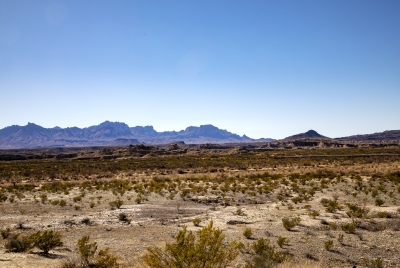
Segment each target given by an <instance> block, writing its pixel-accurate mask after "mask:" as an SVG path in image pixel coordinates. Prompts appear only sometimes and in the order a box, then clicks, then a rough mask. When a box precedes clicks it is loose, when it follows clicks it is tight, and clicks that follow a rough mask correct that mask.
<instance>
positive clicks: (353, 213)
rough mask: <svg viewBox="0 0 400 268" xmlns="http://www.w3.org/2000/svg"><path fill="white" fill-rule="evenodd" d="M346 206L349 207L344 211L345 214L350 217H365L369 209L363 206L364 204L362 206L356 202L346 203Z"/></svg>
mask: <svg viewBox="0 0 400 268" xmlns="http://www.w3.org/2000/svg"><path fill="white" fill-rule="evenodd" d="M346 206H347V207H348V208H349V210H348V211H346V214H347V216H349V217H350V218H365V217H367V214H368V212H369V209H367V208H365V206H364V207H363V208H362V207H360V206H358V205H357V204H351V203H347V204H346Z"/></svg>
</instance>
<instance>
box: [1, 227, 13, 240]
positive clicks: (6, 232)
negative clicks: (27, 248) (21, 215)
mask: <svg viewBox="0 0 400 268" xmlns="http://www.w3.org/2000/svg"><path fill="white" fill-rule="evenodd" d="M0 234H1V237H3V239H7V238H8V237H9V236H10V234H11V229H10V228H9V227H7V228H6V229H1V231H0Z"/></svg>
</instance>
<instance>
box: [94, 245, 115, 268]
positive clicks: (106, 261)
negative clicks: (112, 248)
mask: <svg viewBox="0 0 400 268" xmlns="http://www.w3.org/2000/svg"><path fill="white" fill-rule="evenodd" d="M108 251H109V249H108V248H106V249H101V250H100V251H99V253H98V254H97V258H96V261H97V265H96V267H99V268H117V267H119V264H118V258H117V257H116V256H113V255H111V254H110V253H109V252H108Z"/></svg>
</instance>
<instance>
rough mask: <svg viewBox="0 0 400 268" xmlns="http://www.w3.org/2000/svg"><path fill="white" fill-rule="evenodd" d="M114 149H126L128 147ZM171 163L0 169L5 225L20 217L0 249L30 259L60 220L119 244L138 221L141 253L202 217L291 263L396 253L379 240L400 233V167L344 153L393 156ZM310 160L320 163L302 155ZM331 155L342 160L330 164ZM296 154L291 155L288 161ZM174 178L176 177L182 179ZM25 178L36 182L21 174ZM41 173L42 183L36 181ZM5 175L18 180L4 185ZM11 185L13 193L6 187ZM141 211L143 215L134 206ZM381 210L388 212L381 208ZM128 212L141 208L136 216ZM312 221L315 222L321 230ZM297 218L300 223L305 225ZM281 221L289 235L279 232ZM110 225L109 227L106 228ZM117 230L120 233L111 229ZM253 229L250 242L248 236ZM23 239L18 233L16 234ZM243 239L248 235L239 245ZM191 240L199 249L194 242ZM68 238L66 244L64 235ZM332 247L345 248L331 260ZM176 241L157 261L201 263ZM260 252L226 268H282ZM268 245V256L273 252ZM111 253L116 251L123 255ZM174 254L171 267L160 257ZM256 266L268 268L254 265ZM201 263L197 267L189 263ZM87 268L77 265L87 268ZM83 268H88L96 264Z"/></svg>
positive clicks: (216, 156) (202, 156) (203, 153)
mask: <svg viewBox="0 0 400 268" xmlns="http://www.w3.org/2000/svg"><path fill="white" fill-rule="evenodd" d="M112 150H114V149H112ZM115 150H121V151H122V150H126V148H121V149H115ZM396 150H397V151H396ZM188 151H190V149H189V150H188ZM165 153H166V154H165V155H163V156H162V157H160V156H157V155H155V156H146V157H134V158H129V157H126V158H119V159H117V160H115V159H113V160H105V159H102V158H100V159H97V160H93V159H82V160H79V161H77V160H72V159H71V160H68V161H66V160H65V159H57V160H52V159H48V160H46V161H42V162H41V161H37V160H35V161H30V160H26V161H25V160H24V161H19V162H18V164H17V163H16V162H13V161H9V162H2V165H1V166H0V180H1V179H2V180H3V184H2V185H1V187H2V188H0V205H1V206H2V209H3V208H4V215H6V216H7V217H9V216H10V215H11V217H12V218H13V220H12V221H11V220H10V221H8V220H5V221H4V224H5V226H10V227H11V228H12V229H13V230H15V231H11V230H12V229H11V228H10V227H9V228H8V230H9V231H8V234H7V229H4V228H3V229H2V232H1V235H2V237H3V239H5V240H4V246H6V245H7V244H8V249H7V247H6V249H7V250H8V251H15V252H26V251H28V250H29V249H31V248H32V247H33V246H34V241H33V240H34V239H33V236H32V237H31V236H30V234H32V233H34V232H36V231H37V230H38V229H37V228H38V226H40V227H39V228H43V227H44V228H54V227H55V226H56V225H54V221H57V222H56V224H57V225H58V224H61V225H64V227H66V229H65V230H66V232H68V233H69V232H71V234H72V233H74V232H76V230H77V229H79V230H82V231H83V230H87V229H89V228H96V231H97V230H98V231H99V232H109V233H108V234H112V235H114V234H115V235H116V237H118V235H119V232H120V230H119V228H120V227H122V228H125V227H123V225H122V224H123V223H125V226H126V223H130V221H131V218H132V217H135V222H136V217H137V218H138V221H137V224H136V223H135V224H133V225H131V227H129V231H128V230H127V232H135V235H136V237H134V238H133V239H134V240H135V243H138V244H140V243H142V242H141V241H144V243H146V244H147V245H149V244H150V245H151V244H152V243H153V242H154V243H159V242H160V241H169V240H168V239H170V237H171V236H173V237H174V238H175V239H177V235H176V233H175V230H173V229H174V228H176V226H177V225H181V224H182V223H187V222H188V219H192V223H193V225H194V226H199V225H200V223H201V219H203V221H204V220H205V219H210V218H214V219H217V220H218V223H217V224H218V225H217V226H227V228H228V230H229V232H227V236H229V237H237V235H239V237H240V238H239V239H241V241H243V242H244V241H248V242H246V243H250V242H252V241H249V240H244V239H245V238H248V239H254V238H253V231H252V229H251V228H246V226H251V227H252V228H257V232H256V236H257V238H258V237H263V236H268V237H269V238H270V239H271V241H276V243H277V245H276V247H277V248H278V246H279V248H285V250H284V251H285V252H290V254H293V255H294V256H295V259H296V260H301V259H303V258H304V259H312V260H314V261H318V259H319V258H321V259H325V258H328V259H329V258H331V257H330V256H332V255H333V254H335V253H339V252H340V253H341V254H342V253H343V252H344V253H343V256H345V257H346V258H341V261H342V262H343V265H344V266H345V265H350V264H353V263H359V262H360V259H361V256H360V254H359V252H361V247H363V246H365V245H368V247H369V254H370V256H371V259H368V262H363V265H365V266H368V265H369V267H374V266H371V265H376V263H378V264H377V265H379V262H376V263H375V261H376V260H377V259H376V257H377V256H379V255H380V254H382V255H384V256H383V257H385V258H387V256H388V254H390V251H388V252H386V253H385V251H383V252H384V253H381V251H379V249H380V248H382V247H383V248H385V247H384V245H383V244H382V243H386V242H387V241H390V242H387V243H388V244H390V243H392V244H390V246H387V248H391V247H393V243H394V242H393V240H394V238H393V237H392V236H388V237H386V236H385V241H382V242H381V240H380V239H377V237H379V236H380V234H381V231H382V230H387V231H388V233H392V232H393V233H396V232H397V231H398V230H400V224H399V219H398V215H399V213H398V212H399V211H398V210H397V212H395V211H396V209H397V206H398V200H400V199H399V198H400V190H399V189H400V186H399V183H400V172H398V166H400V157H394V156H391V157H387V156H370V157H365V156H364V157H356V156H352V157H345V156H344V157H340V155H342V154H352V155H356V154H368V153H376V154H377V155H378V153H379V154H385V153H387V154H397V153H399V151H398V149H379V150H378V149H376V150H372V149H369V148H367V149H363V148H353V149H342V148H337V149H323V150H319V149H318V150H270V149H268V150H267V151H262V150H260V151H257V152H252V151H251V150H247V151H245V150H243V152H241V153H240V154H236V153H233V154H229V155H228V154H225V153H226V152H225V151H224V150H219V149H218V150H216V151H215V152H210V151H207V150H197V149H196V150H193V151H192V153H193V155H186V154H184V153H182V154H181V155H179V156H176V155H169V154H170V152H169V151H165ZM115 155H117V154H115ZM311 155H320V156H321V157H318V158H313V157H307V156H311ZM329 155H336V156H338V157H333V158H329ZM282 156H284V157H282ZM292 156H296V157H294V158H290V157H292ZM55 166H57V168H55ZM178 169H179V170H180V172H177V171H178ZM38 170H40V173H39V172H38ZM266 170H268V172H266ZM50 171H53V173H50ZM12 172H13V173H12ZM24 172H25V173H26V174H28V173H29V174H30V175H29V176H25V175H23V174H24ZM269 172H270V173H269ZM36 173H37V176H36V175H32V174H36ZM7 174H14V175H13V176H11V175H10V176H8V177H7ZM11 178H12V180H14V181H16V184H13V183H11ZM179 197H181V198H182V199H181V198H179ZM315 197H316V198H315ZM10 198H11V200H13V201H12V202H11V201H10ZM321 198H322V199H321ZM100 200H101V202H100ZM320 200H321V202H320ZM379 200H380V201H379ZM64 202H65V203H64ZM63 203H64V205H63ZM135 203H137V204H141V205H140V206H136V204H135ZM160 204H162V205H160ZM123 205H126V207H123ZM383 205H385V206H387V207H385V208H379V207H375V208H374V206H383ZM60 206H63V208H62V209H61V208H60ZM108 206H110V207H111V208H112V209H114V210H115V209H121V208H122V209H121V210H117V211H107V208H108ZM132 206H133V207H135V208H134V209H133V210H132V209H131V207H132ZM89 207H90V208H91V209H89ZM161 207H162V208H161ZM182 207H184V209H182ZM125 208H126V209H125ZM136 208H138V210H136ZM149 208H150V209H149ZM383 209H385V211H383ZM75 210H76V211H75ZM288 210H289V211H288ZM62 211H63V212H67V213H70V212H72V215H73V216H72V217H67V218H66V219H64V218H62V217H60V215H62V213H63V212H62ZM123 211H124V212H123ZM370 211H372V212H370ZM2 212H3V210H2ZM158 213H159V214H158ZM128 215H129V217H128ZM216 215H217V216H216ZM287 215H290V216H291V217H287ZM306 215H308V216H309V217H310V218H312V219H318V222H317V221H315V220H312V219H309V218H308V216H306ZM33 216H34V217H38V218H40V219H41V220H42V219H43V220H42V222H40V225H39V223H38V221H27V220H26V219H30V217H33ZM285 216H286V217H285ZM300 216H301V217H302V219H303V220H304V225H303V224H300V222H301V219H300ZM7 219H8V218H7ZM281 220H282V225H280V224H279V222H280V221H281ZM307 221H310V222H312V223H311V224H309V222H307ZM319 222H320V224H319ZM104 223H106V226H105V227H104V228H102V225H103V224H104ZM160 223H161V224H160ZM189 223H190V221H189ZM226 223H228V225H225V224H226ZM276 223H278V225H277V224H276ZM115 224H117V226H119V227H118V228H116V227H115ZM249 224H250V225H249ZM253 224H256V225H253ZM258 224H260V226H268V227H267V229H264V230H262V229H261V228H259V227H255V226H258ZM113 225H114V226H113ZM282 226H283V227H284V228H285V229H286V230H288V231H291V230H292V231H295V232H286V233H285V236H286V237H282V236H279V235H283V234H282V231H284V230H283V229H282ZM296 226H299V227H298V228H296ZM55 228H58V226H57V227H55ZM188 228H189V229H190V228H193V226H192V227H188ZM204 228H205V227H204ZM213 228H214V226H213ZM201 229H203V228H201ZM247 229H249V230H250V232H248V231H247V232H246V230H247ZM293 229H294V230H293ZM61 230H63V229H61ZM191 230H193V229H191ZM197 230H200V228H197ZM338 230H341V231H338ZM17 231H18V232H21V233H20V234H13V232H17ZM42 232H43V231H42ZM63 232H64V231H63ZM341 232H343V233H341ZM3 233H4V235H3ZM189 233H190V232H189V231H188V230H186V231H185V235H184V237H185V238H182V234H180V235H181V240H179V241H180V242H182V243H183V242H185V243H189V244H190V243H192V244H193V245H197V242H199V235H197V236H196V233H195V232H193V233H192V234H191V235H189ZM242 233H243V235H244V236H241V235H242ZM245 233H246V234H245ZM249 233H250V235H249ZM63 234H64V233H63ZM74 234H75V233H74ZM235 234H236V235H235ZM347 234H354V235H347ZM64 235H65V234H64ZM321 236H326V237H327V238H326V239H327V241H324V240H322V241H321V240H320V239H317V237H321ZM71 237H72V236H71ZM100 237H101V236H100ZM293 237H296V239H293ZM189 238H190V239H194V241H189V240H190V239H189ZM63 239H65V240H66V241H68V243H70V239H71V238H70V237H69V236H68V237H67V236H66V237H63ZM99 239H102V240H101V242H100V241H99V243H104V242H106V241H104V240H103V239H104V238H99ZM260 239H261V238H260ZM289 239H290V240H291V244H290V245H288V243H289ZM336 239H337V242H336V243H337V245H338V247H340V248H338V251H333V250H332V248H334V241H336ZM11 240H13V242H12V243H13V246H12V245H11V243H10V241H11ZM66 241H65V243H67V242H66ZM177 241H178V240H177ZM177 241H175V243H169V244H168V245H169V248H170V251H168V250H167V247H166V248H165V249H160V248H158V250H157V249H155V248H154V247H153V248H152V250H153V251H152V252H153V253H154V254H155V255H156V254H158V253H159V256H161V257H163V258H166V259H168V260H170V261H171V260H173V258H174V257H173V256H178V257H179V256H183V255H182V254H194V255H193V256H199V255H196V254H197V253H193V251H191V250H195V249H196V248H195V247H194V246H193V247H192V249H191V250H189V249H188V250H187V251H186V253H185V251H184V252H183V253H178V250H181V249H182V248H183V246H179V245H177V243H178V242H177ZM258 241H259V240H258ZM260 241H261V240H260ZM265 241H267V240H264V242H262V243H261V244H260V245H263V246H265V244H266V242H265ZM329 241H332V245H331V246H329V244H327V243H328V242H329ZM344 242H346V244H344ZM223 243H224V245H225V246H226V248H225V249H227V248H229V245H228V244H227V241H226V240H224V241H223ZM255 243H256V242H255ZM255 243H252V244H248V246H247V247H241V246H240V243H236V244H235V245H236V246H237V247H236V253H237V254H241V256H240V258H234V259H233V261H232V262H230V265H232V266H234V265H236V261H238V260H244V261H247V265H248V267H263V266H257V265H267V264H266V263H270V264H271V265H272V266H275V265H277V264H278V263H279V262H280V260H279V258H277V259H275V260H272V261H271V260H270V258H271V257H268V258H267V257H265V256H264V255H263V254H264V253H265V252H264V253H262V254H261V255H263V256H261V257H260V256H259V255H260V254H256V251H255V249H254V248H253V247H252V246H253V245H254V244H255ZM263 243H264V244H263ZM274 243H275V242H274ZM329 243H330V242H329ZM88 244H90V243H89V242H88ZM92 244H93V243H92ZM267 244H268V245H269V246H271V245H270V244H269V242H268V243H267ZM299 244H300V245H299ZM317 244H318V247H321V244H322V246H323V247H324V248H325V249H326V250H324V251H320V252H319V253H315V252H314V251H313V248H315V246H316V245H317ZM260 245H259V246H260ZM343 245H344V246H345V247H346V248H348V249H351V252H352V254H355V255H354V256H353V255H352V256H348V255H347V254H346V253H345V251H343V250H342V249H343V248H341V246H343ZM300 246H301V248H307V252H306V253H304V252H300V251H299V250H298V248H300ZM385 246H386V245H385ZM116 247H117V248H118V250H121V246H120V245H116ZM265 247H266V248H269V247H268V246H265ZM271 247H272V246H271ZM189 248H190V247H189ZM239 249H240V251H241V252H240V253H239ZM141 250H142V249H141V248H140V247H133V248H129V247H127V248H124V249H122V251H121V252H124V254H126V252H128V251H132V254H133V255H134V256H135V257H136V258H137V257H139V256H140V255H141V254H142V251H141ZM174 250H175V251H174ZM268 250H270V249H268ZM329 251H331V252H329ZM95 252H96V253H95V254H93V255H92V256H90V257H89V259H90V265H92V266H91V267H101V266H94V265H100V263H101V262H102V261H100V258H101V256H104V258H103V261H104V262H107V260H108V261H111V259H112V258H113V257H114V256H113V255H112V254H110V251H108V250H103V251H101V250H97V244H96V251H95ZM259 252H262V251H259ZM273 252H274V253H273V254H272V253H268V254H269V256H274V254H275V253H277V251H276V250H275V249H274V251H273ZM61 254H63V253H61ZM147 254H150V255H151V251H149V250H148V251H147ZM154 254H153V255H152V256H153V257H154V256H155V255H154ZM168 254H170V255H169V257H168V258H167V257H165V255H168ZM171 254H175V255H171ZM179 254H181V255H179ZM221 254H222V253H221ZM268 254H267V255H268ZM271 254H272V255H271ZM281 254H283V253H279V254H277V255H276V256H281V257H282V256H283V257H285V258H287V257H288V255H286V254H283V255H281ZM107 256H108V257H107ZM230 256H233V255H230ZM307 256H308V257H307ZM110 258H111V259H110ZM196 258H198V257H196ZM196 258H195V259H196ZM166 259H164V260H166ZM256 259H259V260H261V259H262V260H266V259H268V261H266V262H265V263H263V264H259V263H258V262H257V260H256ZM272 259H274V257H273V258H272ZM382 260H383V258H382ZM85 262H86V261H82V260H80V261H77V262H76V263H75V264H79V265H81V263H85ZM339 262H340V261H339ZM382 262H383V261H382ZM256 263H257V265H256ZM260 263H261V262H260ZM197 264H198V262H197V263H196V264H194V265H197ZM82 265H83V264H82ZM82 265H81V266H79V267H84V266H82ZM86 265H87V266H86V267H88V265H89V260H88V262H87V263H86ZM252 265H253V266H252ZM69 267H77V266H69ZM152 267H157V266H152ZM172 267H173V266H172ZM265 267H267V266H265ZM65 268H67V267H65Z"/></svg>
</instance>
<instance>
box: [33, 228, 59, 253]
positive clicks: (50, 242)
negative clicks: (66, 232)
mask: <svg viewBox="0 0 400 268" xmlns="http://www.w3.org/2000/svg"><path fill="white" fill-rule="evenodd" d="M30 239H31V240H32V242H33V246H35V247H37V248H39V249H40V250H43V252H44V254H46V255H48V254H49V250H51V249H53V248H56V247H61V246H62V245H63V242H61V234H60V233H58V232H54V231H53V230H50V231H43V232H41V231H37V232H36V233H34V234H32V235H31V236H30Z"/></svg>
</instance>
